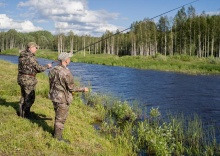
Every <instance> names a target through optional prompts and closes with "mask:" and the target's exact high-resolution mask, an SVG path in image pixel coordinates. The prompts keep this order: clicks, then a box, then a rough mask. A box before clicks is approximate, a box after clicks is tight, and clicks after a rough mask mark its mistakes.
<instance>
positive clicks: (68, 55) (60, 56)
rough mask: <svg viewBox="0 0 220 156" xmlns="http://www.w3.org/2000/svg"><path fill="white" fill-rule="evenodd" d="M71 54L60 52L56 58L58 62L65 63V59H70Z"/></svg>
mask: <svg viewBox="0 0 220 156" xmlns="http://www.w3.org/2000/svg"><path fill="white" fill-rule="evenodd" d="M72 56H73V54H72V53H67V52H62V53H61V54H60V55H59V56H58V60H60V61H65V60H66V59H68V58H70V57H72Z"/></svg>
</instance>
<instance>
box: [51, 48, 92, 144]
mask: <svg viewBox="0 0 220 156" xmlns="http://www.w3.org/2000/svg"><path fill="white" fill-rule="evenodd" d="M70 57H72V54H71V53H66V52H63V53H61V54H60V55H59V56H58V60H59V61H60V64H59V65H57V66H55V67H53V68H52V69H51V70H50V71H49V74H48V76H49V83H50V91H49V98H50V99H51V100H52V102H53V106H54V111H55V123H54V138H56V139H58V140H59V141H64V142H66V143H69V141H68V140H65V139H63V138H62V132H63V129H64V123H65V121H66V118H67V116H68V111H69V105H70V104H71V102H72V100H73V96H72V92H85V91H86V92H87V91H88V88H87V87H85V88H79V87H75V86H74V79H73V75H72V74H71V72H70V70H69V69H68V68H67V65H69V63H70Z"/></svg>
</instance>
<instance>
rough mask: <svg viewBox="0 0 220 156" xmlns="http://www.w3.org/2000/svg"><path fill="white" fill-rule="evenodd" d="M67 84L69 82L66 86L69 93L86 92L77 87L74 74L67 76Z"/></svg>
mask: <svg viewBox="0 0 220 156" xmlns="http://www.w3.org/2000/svg"><path fill="white" fill-rule="evenodd" d="M66 82H67V83H66V86H67V89H68V91H69V92H83V91H84V88H80V87H75V84H74V78H73V76H72V74H68V75H67V79H66Z"/></svg>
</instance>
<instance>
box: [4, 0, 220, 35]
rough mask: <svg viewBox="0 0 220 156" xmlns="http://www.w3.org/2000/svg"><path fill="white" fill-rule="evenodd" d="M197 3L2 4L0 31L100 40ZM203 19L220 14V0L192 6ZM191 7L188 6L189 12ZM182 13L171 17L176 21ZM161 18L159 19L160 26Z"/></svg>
mask: <svg viewBox="0 0 220 156" xmlns="http://www.w3.org/2000/svg"><path fill="white" fill-rule="evenodd" d="M193 1H194V0H136V1H135V0H10V1H9V0H0V31H7V30H9V29H15V30H17V31H19V32H32V31H37V30H47V31H50V32H51V33H53V34H56V33H59V32H62V33H67V32H69V31H70V30H71V31H73V32H74V33H75V34H77V35H92V36H100V35H102V34H103V33H104V32H105V31H106V30H110V31H112V32H115V31H116V30H117V29H118V30H120V31H122V30H124V29H126V28H129V27H130V25H131V24H132V23H133V22H135V21H140V20H143V19H144V18H153V17H155V16H157V15H160V14H162V13H164V12H167V11H169V10H172V9H175V8H178V7H180V6H182V5H185V4H187V3H190V2H193ZM191 5H192V6H193V7H194V8H195V9H196V13H197V14H198V15H199V14H201V13H202V11H205V12H206V13H207V14H220V0H198V1H196V2H194V3H192V4H191ZM188 7H189V5H187V6H185V8H186V9H187V8H188ZM177 11H178V10H175V11H172V12H170V13H167V14H166V16H168V17H174V16H175V15H176V13H177ZM158 19H159V18H155V19H154V21H155V22H156V21H157V20H158Z"/></svg>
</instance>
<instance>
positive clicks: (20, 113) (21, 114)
mask: <svg viewBox="0 0 220 156" xmlns="http://www.w3.org/2000/svg"><path fill="white" fill-rule="evenodd" d="M19 116H20V117H22V118H24V116H25V111H24V105H21V104H20V106H19Z"/></svg>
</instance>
